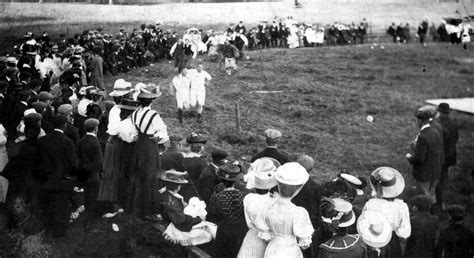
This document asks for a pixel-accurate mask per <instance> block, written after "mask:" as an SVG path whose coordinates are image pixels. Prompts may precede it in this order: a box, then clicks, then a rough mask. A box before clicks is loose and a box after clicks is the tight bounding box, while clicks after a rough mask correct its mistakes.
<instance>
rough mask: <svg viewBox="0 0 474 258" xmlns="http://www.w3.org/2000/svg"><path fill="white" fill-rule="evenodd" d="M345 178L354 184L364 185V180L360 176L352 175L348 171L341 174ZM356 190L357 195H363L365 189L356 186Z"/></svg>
mask: <svg viewBox="0 0 474 258" xmlns="http://www.w3.org/2000/svg"><path fill="white" fill-rule="evenodd" d="M340 176H341V177H342V178H343V179H344V180H346V181H348V182H349V183H351V184H353V185H357V186H361V185H362V181H360V179H359V178H357V177H355V176H353V175H351V174H347V173H341V175H340ZM355 190H356V192H357V195H363V194H364V191H363V190H362V189H359V188H355Z"/></svg>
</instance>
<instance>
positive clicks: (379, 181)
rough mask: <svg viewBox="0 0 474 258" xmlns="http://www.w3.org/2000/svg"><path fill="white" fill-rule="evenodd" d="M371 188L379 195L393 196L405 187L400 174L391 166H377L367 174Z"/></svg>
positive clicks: (397, 194)
mask: <svg viewBox="0 0 474 258" xmlns="http://www.w3.org/2000/svg"><path fill="white" fill-rule="evenodd" d="M369 182H370V186H371V187H372V189H373V190H374V191H375V192H376V193H377V194H378V195H380V196H381V197H385V198H395V197H397V196H399V195H400V194H401V193H402V192H403V189H405V179H404V178H403V176H402V174H401V173H400V172H398V171H397V170H396V169H394V168H391V167H379V168H377V169H376V170H374V172H372V173H371V174H370V176H369Z"/></svg>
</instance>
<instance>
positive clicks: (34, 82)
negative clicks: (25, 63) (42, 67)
mask: <svg viewBox="0 0 474 258" xmlns="http://www.w3.org/2000/svg"><path fill="white" fill-rule="evenodd" d="M41 85H43V81H41V80H40V79H33V80H31V82H30V88H32V89H33V88H36V87H38V86H41Z"/></svg>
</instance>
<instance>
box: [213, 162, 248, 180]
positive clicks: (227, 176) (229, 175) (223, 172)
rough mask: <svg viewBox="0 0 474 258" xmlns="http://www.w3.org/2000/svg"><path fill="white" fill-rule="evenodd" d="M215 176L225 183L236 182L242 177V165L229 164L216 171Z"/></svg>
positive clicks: (236, 163) (237, 163)
mask: <svg viewBox="0 0 474 258" xmlns="http://www.w3.org/2000/svg"><path fill="white" fill-rule="evenodd" d="M217 176H218V177H219V178H220V179H222V180H226V181H237V180H239V179H241V178H242V177H243V174H242V165H241V164H240V163H239V162H229V163H225V164H223V165H221V166H220V167H219V168H218V169H217Z"/></svg>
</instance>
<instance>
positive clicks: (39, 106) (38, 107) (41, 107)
mask: <svg viewBox="0 0 474 258" xmlns="http://www.w3.org/2000/svg"><path fill="white" fill-rule="evenodd" d="M31 106H32V107H33V108H34V109H35V111H36V112H37V113H43V111H44V110H45V109H46V107H47V106H48V104H46V103H44V102H41V101H37V102H33V103H32V104H31Z"/></svg>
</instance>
